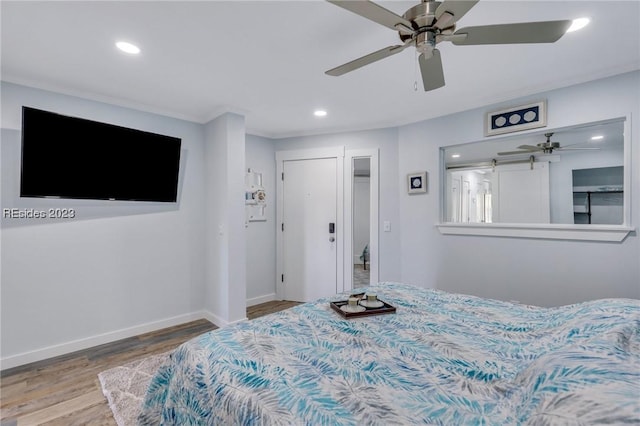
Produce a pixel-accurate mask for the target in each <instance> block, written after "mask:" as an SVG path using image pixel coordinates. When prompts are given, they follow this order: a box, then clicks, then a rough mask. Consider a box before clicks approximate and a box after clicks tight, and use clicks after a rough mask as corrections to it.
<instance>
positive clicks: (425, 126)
mask: <svg viewBox="0 0 640 426" xmlns="http://www.w3.org/2000/svg"><path fill="white" fill-rule="evenodd" d="M540 99H547V102H548V123H547V126H548V128H550V129H553V128H559V127H565V126H570V125H574V124H579V123H586V122H591V121H598V120H603V119H609V118H614V117H620V116H625V115H627V114H631V116H632V117H633V118H632V120H633V122H632V130H631V137H632V148H633V149H632V152H631V155H632V162H633V170H632V173H633V175H632V179H631V180H632V182H631V184H632V188H629V190H631V191H632V192H633V194H634V199H633V205H632V206H631V207H632V208H631V210H632V217H631V223H632V225H633V226H635V227H636V228H637V227H638V226H639V225H640V196H638V188H639V187H640V149H638V147H639V146H640V144H639V139H638V138H639V136H638V135H640V121H639V120H638V116H639V115H640V72H633V73H628V74H623V75H619V76H615V77H611V78H607V79H603V80H598V81H594V82H590V83H585V84H581V85H577V86H572V87H567V88H563V89H559V90H554V91H551V92H547V93H542V94H539V95H536V96H530V97H526V98H522V99H516V100H514V101H512V102H509V103H504V104H500V105H492V106H489V107H486V108H482V109H475V110H471V111H466V112H462V113H458V114H453V115H449V116H446V117H440V118H436V119H433V120H427V121H423V122H420V123H415V124H411V125H407V126H402V127H400V128H399V174H400V180H401V181H402V179H403V177H404V176H406V173H408V172H413V171H416V170H427V171H428V172H429V177H430V179H429V192H428V194H426V195H423V196H420V197H418V196H408V195H407V194H406V190H404V188H402V185H401V188H400V219H401V222H402V224H403V226H402V229H401V241H402V245H401V270H402V275H401V279H402V281H405V282H409V283H414V284H417V285H421V286H425V287H438V288H440V289H443V290H446V291H454V292H461V293H469V294H476V295H479V296H484V297H492V298H497V299H507V300H509V299H512V300H520V301H521V302H524V303H531V304H538V305H544V306H553V305H560V304H566V303H572V302H577V301H582V300H588V299H595V298H602V297H634V298H638V297H640V266H639V265H640V245H639V243H638V237H637V233H634V234H632V235H630V236H629V237H627V238H626V240H625V241H623V242H622V243H598V242H584V241H555V240H554V241H550V240H549V241H548V240H531V239H518V238H500V237H472V236H452V235H442V234H440V233H439V232H438V230H437V228H436V227H435V225H436V224H437V223H438V222H439V219H440V200H439V186H440V176H439V170H440V164H439V148H440V147H441V146H448V145H455V144H460V143H468V142H474V141H480V140H482V139H484V136H483V120H484V116H485V113H486V112H488V111H493V110H498V109H501V107H509V106H513V105H519V104H526V103H529V102H533V101H537V100H540ZM625 189H626V188H625Z"/></svg>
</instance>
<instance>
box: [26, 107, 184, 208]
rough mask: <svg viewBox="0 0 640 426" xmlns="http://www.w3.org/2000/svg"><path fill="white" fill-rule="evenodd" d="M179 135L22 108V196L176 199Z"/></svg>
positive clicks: (93, 198)
mask: <svg viewBox="0 0 640 426" xmlns="http://www.w3.org/2000/svg"><path fill="white" fill-rule="evenodd" d="M180 144H181V139H179V138H175V137H170V136H163V135H159V134H155V133H150V132H144V131H140V130H134V129H128V128H125V127H120V126H114V125H112V124H106V123H99V122H96V121H91V120H86V119H81V118H76V117H69V116H65V115H60V114H56V113H53V112H48V111H42V110H38V109H35V108H29V107H22V164H21V176H20V196H21V197H54V198H76V199H92V200H134V201H159V202H175V201H176V199H177V193H178V173H179V170H180Z"/></svg>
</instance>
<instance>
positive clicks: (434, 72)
mask: <svg viewBox="0 0 640 426" xmlns="http://www.w3.org/2000/svg"><path fill="white" fill-rule="evenodd" d="M418 62H419V63H420V73H421V74H422V85H423V86H424V91H425V92H428V91H429V90H434V89H437V88H439V87H442V86H444V71H443V70H442V59H440V51H439V50H438V49H433V56H431V57H430V58H428V59H426V58H425V56H424V53H421V54H420V57H419V58H418Z"/></svg>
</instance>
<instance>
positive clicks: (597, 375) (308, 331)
mask: <svg viewBox="0 0 640 426" xmlns="http://www.w3.org/2000/svg"><path fill="white" fill-rule="evenodd" d="M374 289H375V292H377V294H378V297H379V298H380V299H381V300H384V301H386V302H388V303H391V304H392V305H394V306H396V308H397V312H396V313H395V314H388V315H379V316H369V317H363V318H350V319H344V318H342V317H341V316H340V315H338V314H337V313H336V312H334V311H333V310H332V309H331V308H330V307H329V301H330V300H337V299H341V298H342V299H344V297H340V296H337V297H333V298H326V299H320V300H318V301H316V302H313V303H307V304H303V305H299V306H297V307H294V308H291V309H288V310H286V311H282V312H278V313H275V314H271V315H268V316H266V317H262V318H258V319H255V320H252V321H243V322H240V323H236V324H234V325H231V326H228V327H225V328H222V329H218V330H215V331H213V332H210V333H207V334H203V335H201V336H199V337H197V338H195V339H193V340H191V341H189V342H187V343H185V344H183V345H182V346H180V347H179V348H177V349H176V350H175V351H174V352H173V353H172V354H171V356H170V358H169V360H168V361H167V363H166V364H164V365H163V366H162V367H161V368H160V369H159V371H158V372H157V374H156V376H155V377H154V378H153V379H152V381H151V383H150V386H149V389H148V391H147V394H146V398H145V401H144V403H143V407H142V412H141V414H140V417H139V423H140V424H144V425H148V424H150V425H153V424H165V425H166V424H178V425H188V424H199V425H201V424H221V425H231V424H243V425H245V424H246V425H250V424H258V425H281V424H282V425H291V424H294V425H355V424H384V425H392V424H402V425H404V424H441V425H458V424H469V425H480V424H487V425H511V424H539V425H546V424H562V425H572V424H576V425H577V424H640V301H638V300H632V299H603V300H597V301H591V302H585V303H580V304H575V305H569V306H563V307H558V308H539V307H532V306H526V305H520V304H514V303H508V302H501V301H496V300H490V299H483V298H478V297H473V296H466V295H459V294H450V293H445V292H442V291H437V290H430V289H422V288H417V287H413V286H410V285H406V284H400V283H381V284H379V285H377V286H375V287H374Z"/></svg>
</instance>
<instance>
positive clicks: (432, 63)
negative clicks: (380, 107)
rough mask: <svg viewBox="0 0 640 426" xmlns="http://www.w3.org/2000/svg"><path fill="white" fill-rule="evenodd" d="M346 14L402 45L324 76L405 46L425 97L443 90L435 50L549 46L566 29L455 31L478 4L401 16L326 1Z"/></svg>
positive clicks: (419, 9)
mask: <svg viewBox="0 0 640 426" xmlns="http://www.w3.org/2000/svg"><path fill="white" fill-rule="evenodd" d="M327 1H328V2H329V3H332V4H335V5H336V6H339V7H342V8H343V9H346V10H348V11H350V12H353V13H355V14H357V15H360V16H362V17H364V18H366V19H369V20H371V21H373V22H375V23H377V24H380V25H383V26H385V27H387V28H389V29H391V30H394V31H397V32H398V36H399V37H400V40H401V41H402V44H399V45H393V46H389V47H385V48H383V49H380V50H378V51H376V52H373V53H370V54H368V55H365V56H363V57H360V58H358V59H355V60H353V61H350V62H347V63H346V64H343V65H340V66H338V67H335V68H332V69H330V70H328V71H326V74H327V75H331V76H340V75H343V74H346V73H348V72H351V71H354V70H356V69H358V68H361V67H363V66H365V65H369V64H371V63H373V62H377V61H379V60H382V59H384V58H387V57H389V56H392V55H395V54H397V53H400V52H402V51H403V50H405V49H406V48H408V47H409V46H413V47H415V48H416V51H417V52H418V53H419V57H418V63H419V65H420V73H421V74H422V83H423V86H424V90H425V91H429V90H435V89H438V88H440V87H442V86H444V85H445V81H444V71H443V68H442V60H441V57H440V51H439V50H438V49H437V48H436V45H437V44H438V43H441V42H445V41H448V42H451V43H453V44H454V45H458V46H461V45H482V44H514V43H553V42H555V41H557V40H558V39H560V37H562V36H563V35H564V34H565V32H566V31H567V29H568V28H569V27H570V26H571V23H572V21H571V20H560V21H543V22H524V23H515V24H501V25H483V26H474V27H466V28H462V29H459V30H457V31H456V24H457V22H458V20H459V19H461V18H462V17H463V16H464V15H465V14H466V13H467V12H468V11H469V10H471V8H472V7H473V6H475V5H476V3H477V2H478V0H445V1H443V2H438V1H426V0H423V1H422V2H421V3H419V4H417V5H415V6H413V7H411V8H409V9H408V10H407V11H406V12H405V13H404V14H403V15H402V16H400V15H397V14H395V13H394V12H391V11H390V10H387V9H385V8H384V7H382V6H380V5H378V4H376V3H373V2H371V1H368V0H327Z"/></svg>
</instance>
